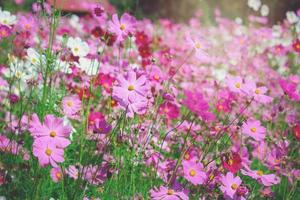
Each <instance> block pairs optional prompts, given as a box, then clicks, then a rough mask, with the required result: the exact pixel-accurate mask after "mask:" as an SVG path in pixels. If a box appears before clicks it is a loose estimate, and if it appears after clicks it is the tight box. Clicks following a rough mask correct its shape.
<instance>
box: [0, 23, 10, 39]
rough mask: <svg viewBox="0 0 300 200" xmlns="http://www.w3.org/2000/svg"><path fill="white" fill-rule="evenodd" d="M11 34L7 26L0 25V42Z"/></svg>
mask: <svg viewBox="0 0 300 200" xmlns="http://www.w3.org/2000/svg"><path fill="white" fill-rule="evenodd" d="M10 34H11V29H10V28H9V27H8V26H5V25H0V40H1V39H2V38H7V37H9V36H10Z"/></svg>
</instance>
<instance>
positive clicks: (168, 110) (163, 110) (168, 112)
mask: <svg viewBox="0 0 300 200" xmlns="http://www.w3.org/2000/svg"><path fill="white" fill-rule="evenodd" d="M158 112H159V114H163V115H165V116H166V118H167V119H170V120H172V119H176V118H178V116H179V112H180V111H179V108H178V106H177V105H175V104H173V103H171V102H168V101H167V102H165V103H163V104H161V105H160V106H159V110H158Z"/></svg>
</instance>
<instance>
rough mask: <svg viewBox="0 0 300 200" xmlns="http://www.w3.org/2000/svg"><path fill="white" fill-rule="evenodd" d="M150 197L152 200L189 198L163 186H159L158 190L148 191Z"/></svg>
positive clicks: (181, 199) (186, 199) (184, 199)
mask: <svg viewBox="0 0 300 200" xmlns="http://www.w3.org/2000/svg"><path fill="white" fill-rule="evenodd" d="M150 196H151V199H152V200H188V199H189V197H188V196H187V195H186V194H185V193H183V192H179V191H175V190H174V189H170V188H167V187H165V186H160V187H159V188H154V189H151V190H150Z"/></svg>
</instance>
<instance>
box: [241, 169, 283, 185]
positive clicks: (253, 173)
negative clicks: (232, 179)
mask: <svg viewBox="0 0 300 200" xmlns="http://www.w3.org/2000/svg"><path fill="white" fill-rule="evenodd" d="M241 172H242V174H244V175H246V176H250V177H252V178H254V179H256V180H257V181H258V182H259V183H261V184H263V185H264V186H271V185H275V184H278V183H279V182H280V178H279V177H278V176H276V175H275V174H264V172H263V171H262V170H251V169H250V168H248V169H246V170H243V169H242V170H241Z"/></svg>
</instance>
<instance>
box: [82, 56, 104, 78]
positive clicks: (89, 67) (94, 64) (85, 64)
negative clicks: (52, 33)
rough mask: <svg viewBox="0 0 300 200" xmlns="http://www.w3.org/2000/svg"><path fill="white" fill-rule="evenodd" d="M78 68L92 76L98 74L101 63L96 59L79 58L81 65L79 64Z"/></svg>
mask: <svg viewBox="0 0 300 200" xmlns="http://www.w3.org/2000/svg"><path fill="white" fill-rule="evenodd" d="M77 66H78V67H79V68H80V69H81V70H82V71H84V72H85V73H86V74H87V75H89V76H92V75H96V74H97V72H98V68H99V62H98V61H97V60H95V59H94V60H91V59H88V58H79V64H77Z"/></svg>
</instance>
